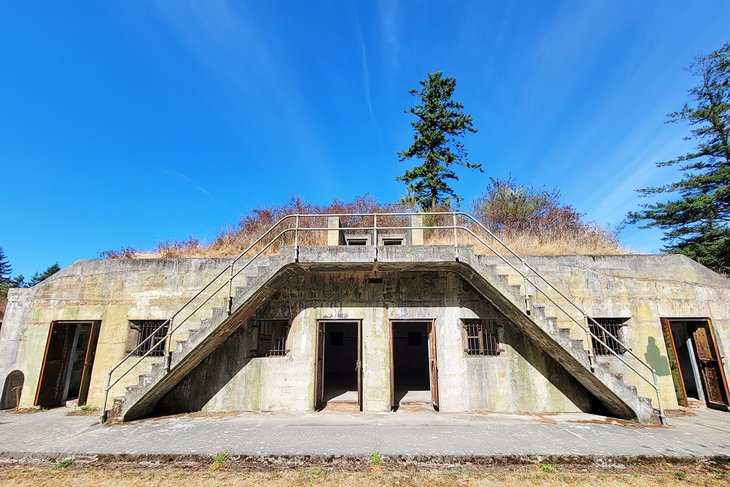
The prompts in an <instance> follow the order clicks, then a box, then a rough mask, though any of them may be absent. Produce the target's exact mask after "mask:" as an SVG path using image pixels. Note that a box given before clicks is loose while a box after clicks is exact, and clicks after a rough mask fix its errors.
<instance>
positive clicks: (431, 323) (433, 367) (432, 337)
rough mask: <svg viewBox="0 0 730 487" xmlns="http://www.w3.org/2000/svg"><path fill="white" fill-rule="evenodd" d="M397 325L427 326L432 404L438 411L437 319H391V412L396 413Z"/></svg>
mask: <svg viewBox="0 0 730 487" xmlns="http://www.w3.org/2000/svg"><path fill="white" fill-rule="evenodd" d="M397 323H424V324H425V325H426V340H427V341H428V344H427V346H428V379H429V389H430V390H431V403H432V405H433V408H434V409H435V410H436V411H438V410H439V407H440V403H439V384H438V348H437V347H436V318H405V319H389V320H388V327H389V328H390V330H389V331H390V333H389V334H388V337H389V339H390V345H389V348H390V410H391V411H395V408H396V404H395V339H394V337H393V332H394V326H393V325H395V324H397Z"/></svg>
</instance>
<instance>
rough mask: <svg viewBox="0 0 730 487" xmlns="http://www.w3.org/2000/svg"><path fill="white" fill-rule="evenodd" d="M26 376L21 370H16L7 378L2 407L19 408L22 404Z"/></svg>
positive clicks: (0, 399)
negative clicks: (21, 396) (21, 397)
mask: <svg viewBox="0 0 730 487" xmlns="http://www.w3.org/2000/svg"><path fill="white" fill-rule="evenodd" d="M24 382H25V376H24V375H23V373H22V372H21V371H19V370H14V371H12V372H10V373H9V374H8V376H7V377H6V378H5V385H4V386H3V395H2V396H1V397H0V409H13V408H17V407H18V405H19V404H20V392H21V391H22V390H23V383H24Z"/></svg>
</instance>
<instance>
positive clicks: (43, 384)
mask: <svg viewBox="0 0 730 487" xmlns="http://www.w3.org/2000/svg"><path fill="white" fill-rule="evenodd" d="M75 331H76V326H75V325H69V324H63V323H56V322H53V323H51V327H50V328H49V330H48V340H47V341H46V351H45V353H44V355H43V362H42V365H41V375H40V380H39V381H38V389H37V390H36V396H35V405H36V406H43V407H53V406H57V405H59V404H60V403H61V401H62V400H63V385H64V383H63V379H64V377H65V376H66V368H67V366H68V352H69V347H70V346H71V341H72V340H73V336H74V332H75Z"/></svg>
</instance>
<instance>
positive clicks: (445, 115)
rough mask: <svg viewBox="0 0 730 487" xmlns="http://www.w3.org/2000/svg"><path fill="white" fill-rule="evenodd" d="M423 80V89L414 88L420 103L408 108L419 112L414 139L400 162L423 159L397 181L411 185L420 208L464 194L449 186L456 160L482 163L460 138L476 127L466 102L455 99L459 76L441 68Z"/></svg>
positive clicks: (466, 164) (410, 192) (410, 191)
mask: <svg viewBox="0 0 730 487" xmlns="http://www.w3.org/2000/svg"><path fill="white" fill-rule="evenodd" d="M420 83H421V89H420V91H418V90H416V89H412V90H410V91H409V93H410V94H411V95H414V96H417V97H418V98H419V99H420V101H421V103H420V104H417V105H415V106H413V107H411V108H410V109H409V110H406V112H405V113H411V114H413V115H415V116H416V120H415V121H412V122H411V126H412V127H413V128H414V130H415V133H414V134H413V143H412V144H411V146H410V147H409V148H408V149H407V150H405V151H402V152H398V157H399V158H400V160H401V162H402V161H405V160H406V159H410V158H412V157H415V158H417V159H420V160H422V161H423V163H422V164H421V165H419V166H416V167H414V168H413V169H408V170H407V171H406V172H405V174H403V176H398V177H397V178H396V179H397V180H398V181H401V182H404V183H406V185H408V195H409V198H410V200H411V201H412V202H414V203H416V204H417V205H418V206H420V207H421V209H428V208H435V207H436V206H440V205H449V204H450V203H451V202H452V201H454V202H458V201H459V200H460V199H461V198H460V197H459V196H458V195H457V194H456V193H455V192H454V190H453V189H452V188H451V186H449V180H450V179H453V180H458V179H459V177H458V176H457V175H456V173H455V172H454V171H453V169H452V168H451V166H452V165H453V164H457V165H460V166H464V167H467V168H469V169H477V170H479V171H480V172H483V171H482V165H481V164H478V163H473V162H469V161H468V160H467V157H468V156H467V152H466V149H465V148H464V145H463V144H462V142H461V140H460V139H461V138H462V137H463V136H464V134H465V133H466V132H472V133H475V132H476V131H477V129H476V128H474V126H473V124H472V118H471V116H470V115H467V114H465V113H463V109H464V106H463V105H462V104H461V103H458V102H456V101H454V100H453V99H452V96H453V94H454V88H455V87H456V78H453V77H449V76H446V77H444V76H443V74H442V73H441V72H437V73H429V75H428V78H427V79H426V80H423V81H421V82H420Z"/></svg>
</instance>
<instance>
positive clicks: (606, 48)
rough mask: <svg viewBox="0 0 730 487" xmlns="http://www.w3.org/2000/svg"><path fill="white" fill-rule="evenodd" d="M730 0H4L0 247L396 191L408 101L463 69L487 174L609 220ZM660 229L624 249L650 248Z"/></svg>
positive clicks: (652, 152)
mask: <svg viewBox="0 0 730 487" xmlns="http://www.w3.org/2000/svg"><path fill="white" fill-rule="evenodd" d="M728 19H730V2H727V1H724V0H718V1H713V2H708V1H697V0H695V1H692V2H687V1H679V0H670V1H662V2H659V1H654V2H651V1H646V2H635V1H621V0H605V1H601V0H590V1H589V0H580V1H562V2H558V1H548V0H544V1H538V0H535V1H530V2H524V1H521V2H520V1H514V2H507V1H505V2H496V1H493V2H486V1H473V2H468V1H440V2H436V1H434V2H426V1H418V2H416V1H411V2H406V1H393V0H389V1H387V0H382V1H372V2H365V1H335V0H332V1H326V2H317V1H309V2H283V1H276V0H272V1H269V2H245V1H229V2H226V1H223V0H200V1H184V0H165V1H148V2H122V1H96V2H86V3H84V5H83V8H82V7H81V6H79V5H76V4H74V5H70V4H65V3H64V2H32V1H31V2H2V4H0V63H1V66H2V76H0V180H2V194H3V195H4V198H3V200H4V207H3V211H2V215H1V216H0V221H1V224H0V246H2V247H3V248H4V249H5V252H6V254H7V255H8V257H9V258H10V260H11V263H12V264H13V268H14V271H15V273H16V274H17V273H23V274H25V275H26V276H28V275H30V274H32V273H33V272H35V271H38V270H42V269H44V268H45V267H47V266H48V265H50V264H52V263H54V262H56V261H57V262H59V264H60V265H61V266H65V265H68V264H70V263H72V262H74V261H75V260H77V259H80V258H94V257H96V256H97V255H98V253H99V252H100V251H103V250H107V249H112V248H119V247H121V246H123V245H131V246H134V247H140V248H152V247H154V245H155V243H156V242H158V241H160V240H168V239H174V238H186V237H188V236H190V235H195V236H198V237H201V238H203V239H205V240H207V241H210V240H212V239H213V238H214V237H215V235H216V234H217V232H218V231H219V230H220V229H221V228H223V227H225V226H226V225H229V224H234V223H236V222H237V221H238V220H239V218H240V217H241V216H242V215H243V214H245V213H246V212H248V211H250V210H251V209H252V208H254V207H257V206H262V205H267V204H280V203H283V202H285V201H286V199H287V198H288V197H289V196H290V195H301V196H303V197H305V198H306V199H309V200H311V201H314V202H321V203H322V202H327V201H329V200H331V199H332V198H335V197H338V198H344V199H348V198H352V197H353V196H355V195H359V194H363V193H366V192H368V193H370V194H372V195H373V196H375V197H376V198H378V199H379V200H382V201H389V200H395V199H398V198H399V197H400V196H402V194H403V192H404V188H403V186H402V184H400V183H397V182H396V181H395V177H396V176H398V175H399V174H401V173H402V172H403V171H404V170H405V168H406V167H407V166H406V165H405V164H404V163H400V162H398V160H397V157H396V155H395V154H396V152H397V151H398V150H402V149H404V148H406V147H407V146H408V144H409V142H410V140H411V136H412V135H411V129H410V126H409V124H408V122H409V119H408V117H407V116H406V115H405V114H404V113H403V110H404V109H405V108H408V107H409V106H410V105H411V104H412V103H413V101H414V100H413V99H412V98H411V97H410V96H409V95H408V94H407V91H408V89H410V88H412V87H416V86H417V85H418V81H419V80H420V79H423V78H424V77H425V76H426V74H427V73H428V72H431V71H437V70H440V71H443V72H445V73H446V74H448V75H452V76H455V77H456V78H457V91H456V98H457V99H458V100H460V101H461V102H463V103H464V105H465V106H466V109H467V112H469V113H470V114H471V115H472V116H473V118H474V123H475V126H476V127H477V128H478V129H479V132H478V133H477V134H475V135H472V136H470V137H469V138H467V139H466V144H467V148H468V150H469V153H470V156H471V158H472V159H473V160H475V161H479V162H483V163H484V167H485V169H486V172H485V174H483V175H479V174H464V173H462V174H463V177H462V180H461V181H460V182H459V183H457V185H456V187H457V192H458V193H460V194H461V195H462V196H464V197H465V199H466V202H467V203H468V201H469V200H470V199H472V198H473V197H474V196H475V195H476V194H478V193H480V192H482V191H483V189H484V187H485V185H486V183H487V181H488V177H489V176H496V177H505V176H507V175H509V174H511V175H512V176H514V178H515V179H516V180H517V181H518V182H520V183H525V184H533V185H536V186H543V185H544V186H548V187H558V188H559V189H560V190H561V191H562V195H563V200H564V201H565V202H566V203H570V204H573V205H574V206H575V207H576V208H577V209H578V210H580V211H581V212H584V213H586V214H588V216H589V217H590V218H593V219H596V220H598V221H600V222H602V223H605V224H616V223H618V222H620V221H621V220H622V219H623V216H624V215H625V213H626V211H627V210H629V209H632V208H634V207H635V205H636V203H637V197H636V195H635V193H634V189H635V188H638V187H643V186H646V185H652V184H659V183H662V182H666V181H667V180H669V179H671V178H672V177H673V176H674V175H673V174H672V172H671V171H669V170H667V169H657V168H655V167H654V166H653V163H654V162H656V161H661V160H664V159H668V158H672V157H673V156H676V155H677V154H679V153H680V152H681V151H682V150H683V149H686V148H687V143H686V142H683V141H682V136H683V135H685V134H686V130H687V129H686V128H685V127H681V126H675V125H667V124H665V123H664V120H665V114H666V113H668V112H670V111H673V110H675V109H678V108H680V107H681V106H682V104H683V103H684V101H685V100H686V91H687V89H688V88H689V87H691V86H692V84H693V81H692V79H691V78H690V77H689V75H688V74H687V73H686V72H685V71H683V69H682V67H683V66H686V65H687V64H688V62H689V61H690V59H691V58H692V57H693V56H695V55H696V54H698V53H700V52H705V53H707V52H709V51H712V50H714V49H717V48H719V47H720V46H721V45H722V44H723V43H725V42H728V41H730V36H728V33H730V30H729V29H728ZM659 237H660V235H659V234H658V233H657V232H654V231H646V230H636V229H628V230H626V231H624V232H623V233H622V240H623V242H624V243H625V244H626V245H628V246H630V247H631V248H634V249H636V250H639V251H656V250H657V249H659V248H660V247H661V242H660V240H659Z"/></svg>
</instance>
